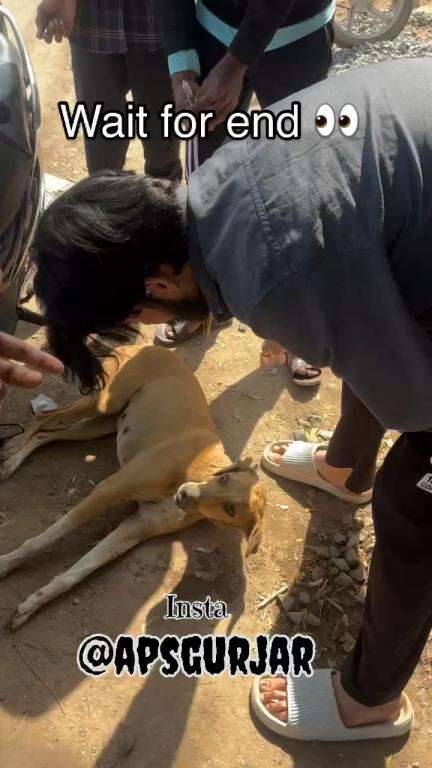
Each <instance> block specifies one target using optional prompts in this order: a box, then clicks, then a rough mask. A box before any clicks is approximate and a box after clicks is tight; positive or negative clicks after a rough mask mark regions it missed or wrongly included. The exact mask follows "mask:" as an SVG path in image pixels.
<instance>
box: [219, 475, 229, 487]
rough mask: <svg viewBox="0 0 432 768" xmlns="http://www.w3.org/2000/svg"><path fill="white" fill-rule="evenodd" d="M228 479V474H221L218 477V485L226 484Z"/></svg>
mask: <svg viewBox="0 0 432 768" xmlns="http://www.w3.org/2000/svg"><path fill="white" fill-rule="evenodd" d="M229 481H230V478H229V475H221V476H220V477H219V485H228V483H229Z"/></svg>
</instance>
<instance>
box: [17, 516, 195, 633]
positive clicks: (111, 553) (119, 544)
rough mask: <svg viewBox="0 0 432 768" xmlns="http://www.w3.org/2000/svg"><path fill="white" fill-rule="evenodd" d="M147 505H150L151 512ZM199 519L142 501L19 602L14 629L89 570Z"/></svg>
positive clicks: (84, 575)
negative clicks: (141, 503)
mask: <svg viewBox="0 0 432 768" xmlns="http://www.w3.org/2000/svg"><path fill="white" fill-rule="evenodd" d="M145 508H148V514H146V512H147V510H146V509H145ZM197 520H198V515H195V516H194V515H185V514H184V513H183V512H181V511H180V510H179V509H178V508H176V507H174V505H170V504H168V505H166V506H165V505H159V504H145V505H142V506H141V508H140V511H139V512H137V513H136V514H134V515H131V516H130V517H128V518H127V519H126V520H124V521H123V522H122V523H120V525H119V526H118V527H117V528H116V529H115V530H114V531H112V533H110V534H109V535H108V536H107V537H106V538H105V539H103V540H102V541H100V542H99V544H96V546H95V547H93V549H91V550H90V552H88V553H87V554H86V555H84V557H82V558H81V560H78V562H77V563H75V565H73V566H72V567H71V568H69V569H68V570H67V571H65V573H62V574H59V575H58V576H56V577H55V578H54V579H53V580H52V581H50V582H49V583H48V584H47V585H46V586H44V587H42V588H41V589H38V590H37V592H34V593H33V594H32V595H30V597H28V598H27V599H26V600H24V602H22V603H20V605H19V606H18V608H17V610H16V612H15V614H14V616H13V617H12V620H11V627H12V629H18V627H20V626H21V625H22V624H24V622H26V621H27V619H29V618H30V616H32V615H33V614H34V613H35V612H36V611H38V610H39V608H41V607H42V606H43V605H45V604H46V603H48V602H49V601H50V600H52V599H53V598H55V597H58V596H59V595H62V594H63V593H64V592H68V591H69V590H70V589H72V587H74V586H75V585H76V584H78V583H79V582H80V581H82V580H83V579H85V578H86V577H87V576H89V574H90V573H93V572H94V571H96V570H97V569H98V568H101V567H102V566H103V565H105V564H106V563H109V562H110V561H111V560H115V559H116V558H117V557H120V555H123V554H124V553H125V552H127V551H128V550H129V549H132V548H133V547H135V546H136V545H137V544H139V543H141V542H142V541H145V540H146V539H150V538H154V537H156V536H160V535H162V534H165V533H172V532H174V531H178V530H181V529H182V528H186V527H187V526H189V525H192V524H193V523H195V522H196V521H197Z"/></svg>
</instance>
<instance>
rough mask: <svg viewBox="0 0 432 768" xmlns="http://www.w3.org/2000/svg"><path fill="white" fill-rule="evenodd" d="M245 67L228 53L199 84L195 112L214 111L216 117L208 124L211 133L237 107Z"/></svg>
mask: <svg viewBox="0 0 432 768" xmlns="http://www.w3.org/2000/svg"><path fill="white" fill-rule="evenodd" d="M246 69H247V67H246V65H245V64H242V63H241V61H239V60H238V59H236V58H235V57H234V56H232V55H231V54H230V53H226V54H225V56H223V58H222V59H221V60H220V61H219V62H218V63H217V64H216V66H215V67H213V69H212V70H211V72H210V73H209V74H208V75H207V77H206V79H205V80H204V81H203V83H202V84H201V88H200V90H199V96H198V101H197V103H196V110H197V112H209V111H210V110H212V109H213V110H214V111H215V112H216V117H215V118H214V120H212V121H211V122H210V123H209V130H210V131H213V130H214V129H215V128H216V126H217V125H219V124H220V123H223V121H224V120H225V118H226V117H228V115H229V114H230V112H233V110H235V109H236V107H237V106H238V103H239V100H240V95H241V91H242V87H243V80H244V76H245V72H246Z"/></svg>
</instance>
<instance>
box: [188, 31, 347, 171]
mask: <svg viewBox="0 0 432 768" xmlns="http://www.w3.org/2000/svg"><path fill="white" fill-rule="evenodd" d="M332 42H333V30H332V26H331V25H330V24H329V25H327V26H326V27H322V29H319V30H318V31H317V32H313V33H312V34H311V35H308V36H307V37H304V38H302V39H301V40H297V42H295V43H291V44H290V45H286V46H283V47H282V48H277V49H276V50H275V51H269V52H268V53H265V54H263V56H262V57H261V59H260V60H259V62H258V63H257V64H256V65H255V66H253V67H251V68H250V69H249V70H248V71H247V73H246V77H245V80H244V84H243V89H242V92H241V96H240V99H239V103H238V107H237V108H238V109H243V110H247V109H248V107H249V105H250V102H251V98H252V94H253V92H255V94H256V96H257V99H258V101H259V104H260V106H261V107H262V108H266V107H268V106H269V105H270V104H274V103H275V102H277V101H279V100H280V99H283V98H285V97H286V96H290V95H291V94H292V93H296V91H301V90H302V89H303V88H307V87H309V86H310V85H313V84H314V83H318V82H319V81H320V80H324V79H325V78H326V77H327V73H328V70H329V68H330V65H331V62H332V52H331V46H332ZM198 53H199V58H200V64H201V74H202V79H204V78H205V77H206V76H207V75H208V73H209V72H210V70H211V69H213V67H214V66H215V64H217V63H218V61H220V59H221V58H222V56H224V54H225V53H226V48H225V46H224V45H222V43H220V42H219V41H218V40H216V38H214V37H213V36H212V35H210V34H209V33H208V32H207V31H206V30H205V29H203V28H202V27H200V26H199V31H198ZM225 139H226V134H225V131H224V128H223V126H219V127H218V128H216V130H215V131H213V132H212V133H211V134H210V136H208V137H206V138H205V139H201V140H199V143H198V159H199V165H201V164H202V163H203V162H204V161H205V160H207V158H209V157H211V156H212V154H213V152H215V151H216V149H218V148H219V147H220V146H221V144H223V142H224V141H225Z"/></svg>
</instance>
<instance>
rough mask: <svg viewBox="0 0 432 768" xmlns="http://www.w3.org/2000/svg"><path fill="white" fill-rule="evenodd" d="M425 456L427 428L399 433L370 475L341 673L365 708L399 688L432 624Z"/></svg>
mask: <svg viewBox="0 0 432 768" xmlns="http://www.w3.org/2000/svg"><path fill="white" fill-rule="evenodd" d="M431 457H432V432H418V433H410V434H404V435H402V436H401V437H400V438H399V439H398V440H397V442H396V443H395V444H394V446H393V447H392V449H391V450H390V451H389V453H388V455H387V457H386V459H385V461H384V464H383V466H382V468H381V469H380V471H379V472H378V474H377V478H376V481H375V487H374V495H373V516H374V524H375V536H376V544H375V548H374V551H373V556H372V563H371V567H370V573H369V583H368V589H367V595H366V604H365V611H364V618H363V624H362V627H361V630H360V634H359V637H358V640H357V644H356V647H355V649H354V651H353V653H352V655H351V656H350V657H349V659H347V661H346V663H345V664H344V666H343V669H342V676H341V683H342V686H343V688H344V690H345V691H346V692H347V693H348V694H349V695H350V696H352V697H353V698H355V699H356V700H357V701H360V702H362V703H363V704H365V705H366V706H369V707H374V706H376V705H377V704H383V703H385V702H389V701H392V700H394V699H396V698H397V697H398V696H399V695H400V693H401V691H402V690H403V688H404V687H405V685H406V684H407V682H408V680H409V679H410V677H411V675H412V674H413V672H414V669H415V667H416V664H417V662H418V660H419V658H420V655H421V653H422V650H423V648H424V645H425V643H426V641H427V639H428V636H429V633H430V631H431V628H432V569H431V567H430V549H431V538H432V466H431Z"/></svg>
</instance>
